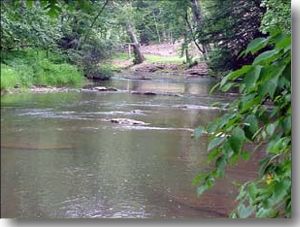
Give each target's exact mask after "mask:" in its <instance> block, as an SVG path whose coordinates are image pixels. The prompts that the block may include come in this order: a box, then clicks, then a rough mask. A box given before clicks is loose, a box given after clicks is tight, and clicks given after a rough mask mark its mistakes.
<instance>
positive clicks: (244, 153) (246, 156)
mask: <svg viewBox="0 0 300 227" xmlns="http://www.w3.org/2000/svg"><path fill="white" fill-rule="evenodd" d="M241 157H242V159H243V160H245V161H248V160H249V159H250V153H249V152H248V151H242V152H241Z"/></svg>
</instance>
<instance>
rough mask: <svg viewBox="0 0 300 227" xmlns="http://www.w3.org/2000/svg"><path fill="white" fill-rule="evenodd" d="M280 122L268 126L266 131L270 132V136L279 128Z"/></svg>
mask: <svg viewBox="0 0 300 227" xmlns="http://www.w3.org/2000/svg"><path fill="white" fill-rule="evenodd" d="M277 125H278V122H275V123H272V124H268V125H267V127H266V132H267V133H268V134H269V136H272V135H273V133H274V132H275V129H276V128H277Z"/></svg>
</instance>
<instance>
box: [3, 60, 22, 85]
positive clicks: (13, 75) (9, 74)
mask: <svg viewBox="0 0 300 227" xmlns="http://www.w3.org/2000/svg"><path fill="white" fill-rule="evenodd" d="M17 78H18V73H17V72H16V70H14V69H13V68H12V67H9V66H8V65H5V64H2V63H1V90H2V89H7V88H12V87H15V86H16V85H17V83H18V79H17Z"/></svg>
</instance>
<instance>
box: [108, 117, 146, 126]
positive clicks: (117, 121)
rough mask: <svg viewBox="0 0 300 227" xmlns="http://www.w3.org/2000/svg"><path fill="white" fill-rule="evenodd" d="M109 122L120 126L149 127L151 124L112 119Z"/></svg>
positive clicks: (125, 119)
mask: <svg viewBox="0 0 300 227" xmlns="http://www.w3.org/2000/svg"><path fill="white" fill-rule="evenodd" d="M109 121H110V122H112V123H116V124H120V125H149V123H146V122H143V121H137V120H133V119H128V118H112V119H110V120H109Z"/></svg>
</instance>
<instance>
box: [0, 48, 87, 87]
mask: <svg viewBox="0 0 300 227" xmlns="http://www.w3.org/2000/svg"><path fill="white" fill-rule="evenodd" d="M83 80H84V77H83V74H82V72H80V71H79V70H78V69H77V67H76V66H74V65H71V64H69V63H66V61H65V60H64V58H63V57H62V56H60V55H58V54H55V53H53V52H48V53H47V52H46V51H44V50H36V49H25V50H22V51H10V52H8V53H1V90H2V89H9V88H13V87H21V88H27V87H30V86H32V85H36V86H79V85H81V84H82V83H83Z"/></svg>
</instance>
